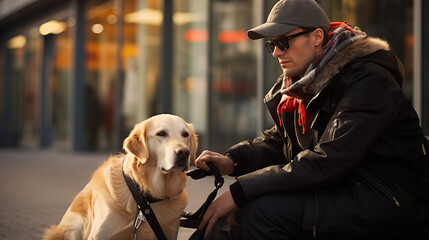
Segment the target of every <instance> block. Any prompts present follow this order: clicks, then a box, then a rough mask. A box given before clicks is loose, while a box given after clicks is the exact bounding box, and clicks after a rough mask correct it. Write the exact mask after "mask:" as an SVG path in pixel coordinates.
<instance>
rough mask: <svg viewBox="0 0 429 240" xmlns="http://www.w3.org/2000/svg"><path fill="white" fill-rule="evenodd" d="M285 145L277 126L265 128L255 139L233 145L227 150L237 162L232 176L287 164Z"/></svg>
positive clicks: (226, 153) (227, 153) (228, 154)
mask: <svg viewBox="0 0 429 240" xmlns="http://www.w3.org/2000/svg"><path fill="white" fill-rule="evenodd" d="M283 146H284V143H283V140H282V136H281V133H280V131H279V130H278V128H277V126H274V127H272V128H271V129H268V130H265V131H264V132H263V133H262V134H261V135H260V136H259V137H256V138H255V139H253V141H244V142H241V143H238V144H236V145H234V146H232V147H231V148H229V149H228V150H227V151H226V152H225V155H227V156H229V157H230V158H231V159H232V160H233V161H234V163H235V167H234V172H233V173H232V174H231V176H240V175H243V174H246V173H250V172H253V171H255V170H258V169H261V168H264V167H267V166H271V165H274V164H283V165H284V164H286V159H285V156H284V154H283Z"/></svg>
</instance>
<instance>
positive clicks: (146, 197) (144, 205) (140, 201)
mask: <svg viewBox="0 0 429 240" xmlns="http://www.w3.org/2000/svg"><path fill="white" fill-rule="evenodd" d="M124 160H125V159H124ZM123 166H124V161H122V175H123V176H124V179H125V182H126V183H127V185H128V188H129V189H130V192H131V194H132V195H133V198H134V200H135V201H136V203H137V206H138V208H139V212H138V213H137V216H136V220H135V221H134V230H133V234H131V239H133V240H135V239H136V238H137V229H139V227H140V225H141V223H142V222H144V221H147V222H148V223H149V225H150V227H151V228H152V230H153V232H154V233H155V235H156V237H157V238H158V239H159V240H167V238H166V237H165V234H164V232H163V231H162V228H161V225H160V224H159V222H158V219H157V218H156V216H155V213H154V212H153V210H152V208H151V207H150V204H151V203H156V202H159V201H162V200H163V199H158V198H154V197H152V196H151V195H150V194H148V193H143V194H142V191H141V190H140V187H139V185H138V184H137V183H136V182H134V181H133V180H132V179H131V178H130V177H129V176H128V175H127V174H125V172H124V167H123Z"/></svg>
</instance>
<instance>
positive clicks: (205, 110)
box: [0, 0, 429, 152]
mask: <svg viewBox="0 0 429 240" xmlns="http://www.w3.org/2000/svg"><path fill="white" fill-rule="evenodd" d="M275 2H276V1H275V0H175V1H173V0H85V1H84V0H61V1H55V0H0V136H1V137H0V147H15V148H59V149H64V150H71V151H110V152H117V151H120V150H121V149H122V146H121V145H122V141H123V139H124V138H125V137H126V135H127V134H128V132H129V130H130V129H131V128H132V127H133V125H134V124H135V123H138V122H140V121H142V120H144V119H146V118H148V117H150V116H152V115H155V114H158V113H173V114H176V115H179V116H181V117H183V118H184V119H185V120H186V121H188V122H191V123H193V124H194V126H195V129H196V131H197V133H198V135H199V140H200V149H211V150H215V151H219V152H223V151H224V150H226V148H228V147H229V146H230V145H232V144H234V143H236V142H238V141H242V140H245V139H251V138H253V137H255V136H257V135H258V134H259V133H260V132H261V131H262V130H263V129H265V128H268V127H271V126H272V124H273V123H272V120H271V119H270V117H269V114H268V113H267V111H266V109H265V106H264V105H263V102H262V99H263V96H264V94H265V92H266V91H268V89H269V88H270V87H271V85H272V84H273V83H274V82H275V81H276V79H277V77H278V76H279V75H280V74H281V69H280V67H279V66H278V63H277V61H276V60H275V59H274V58H272V57H271V56H270V55H269V54H268V53H267V52H266V51H265V50H264V46H263V41H262V40H258V41H250V40H248V39H247V37H246V30H247V29H249V28H251V27H253V26H255V25H258V24H260V23H262V22H264V21H265V19H266V17H267V15H268V13H269V11H270V9H271V7H272V6H273V5H274V4H275ZM318 2H319V3H320V4H321V5H322V7H323V8H324V9H325V10H326V12H327V14H328V16H329V17H330V19H331V21H345V20H346V21H348V22H349V23H351V24H352V25H356V26H359V27H360V28H361V29H362V30H363V31H365V32H367V33H368V35H370V36H375V37H379V38H383V39H386V40H388V41H389V42H390V44H391V48H392V51H393V52H394V53H395V54H396V55H398V57H399V58H400V59H401V60H402V61H403V63H404V66H405V72H406V80H405V84H404V92H405V93H406V95H407V96H408V97H409V99H410V101H412V103H413V105H414V107H415V108H416V110H417V112H418V114H419V115H420V118H421V125H422V126H423V128H424V131H425V134H426V135H429V84H428V76H429V36H428V34H429V4H428V2H427V1H425V0H376V1H374V0H319V1H318Z"/></svg>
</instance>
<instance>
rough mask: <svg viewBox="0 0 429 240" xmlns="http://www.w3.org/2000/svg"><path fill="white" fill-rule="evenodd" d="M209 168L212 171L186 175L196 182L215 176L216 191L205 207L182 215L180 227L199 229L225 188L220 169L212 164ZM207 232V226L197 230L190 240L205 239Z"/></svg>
mask: <svg viewBox="0 0 429 240" xmlns="http://www.w3.org/2000/svg"><path fill="white" fill-rule="evenodd" d="M207 166H209V168H210V171H204V170H202V169H195V170H192V171H188V172H187V173H186V175H188V176H190V177H191V178H192V179H194V180H198V179H201V178H204V177H206V176H209V175H214V176H215V181H214V186H215V187H214V189H213V191H212V192H211V193H210V194H209V196H208V197H207V199H206V201H205V202H204V203H203V205H202V206H201V207H200V208H199V209H198V210H197V211H196V212H195V213H192V212H184V213H182V219H180V226H181V227H186V228H198V225H199V224H200V223H201V221H202V220H203V217H204V214H205V213H206V211H207V209H208V207H209V206H210V204H211V203H212V202H213V200H214V199H215V197H216V195H217V192H218V190H219V189H220V188H221V187H222V186H223V183H224V179H223V177H222V175H221V174H220V171H219V169H217V167H216V166H215V165H214V164H213V163H211V162H208V163H207ZM205 231H206V226H205V227H204V228H203V229H201V230H200V229H197V230H196V231H195V232H194V233H193V234H192V235H191V237H190V238H189V239H191V240H194V239H195V240H196V239H202V238H203V237H204V233H205Z"/></svg>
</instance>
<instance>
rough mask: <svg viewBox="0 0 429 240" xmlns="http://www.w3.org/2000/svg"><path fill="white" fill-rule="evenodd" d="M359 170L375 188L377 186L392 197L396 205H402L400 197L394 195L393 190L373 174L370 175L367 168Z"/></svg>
mask: <svg viewBox="0 0 429 240" xmlns="http://www.w3.org/2000/svg"><path fill="white" fill-rule="evenodd" d="M357 172H358V173H360V175H361V176H362V177H363V178H364V180H366V181H367V182H369V183H370V184H372V185H373V186H374V187H375V188H377V189H378V190H379V191H380V192H381V193H383V194H384V195H385V196H386V197H388V198H390V199H392V201H393V202H394V203H395V205H396V207H401V203H400V202H399V201H398V199H397V198H396V197H395V196H393V194H392V192H391V191H390V190H389V189H388V188H387V187H386V186H384V185H383V184H381V183H379V182H378V181H377V180H376V179H374V178H373V177H372V176H371V175H369V174H368V173H367V170H363V169H359V170H358V171H357Z"/></svg>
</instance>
